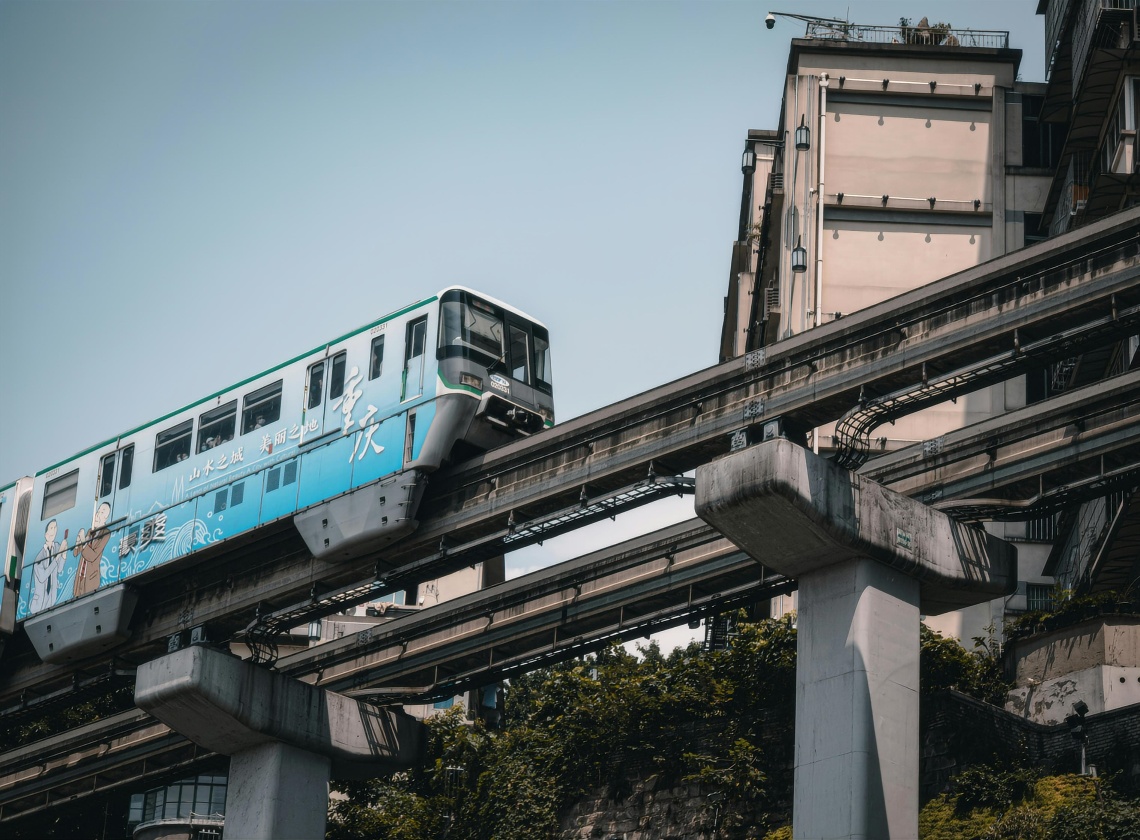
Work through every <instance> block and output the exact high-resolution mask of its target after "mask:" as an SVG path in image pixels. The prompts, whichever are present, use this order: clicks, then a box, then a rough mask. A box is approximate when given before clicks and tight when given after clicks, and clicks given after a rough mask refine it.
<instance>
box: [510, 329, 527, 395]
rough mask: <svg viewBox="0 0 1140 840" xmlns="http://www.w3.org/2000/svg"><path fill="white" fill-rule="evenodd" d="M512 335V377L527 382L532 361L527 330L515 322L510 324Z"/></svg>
mask: <svg viewBox="0 0 1140 840" xmlns="http://www.w3.org/2000/svg"><path fill="white" fill-rule="evenodd" d="M510 336H511V378H513V379H517V380H518V381H519V382H526V381H527V376H526V369H527V364H528V362H529V361H530V358H529V357H530V347H529V346H528V344H529V343H528V342H527V340H526V330H525V329H523V328H522V327H517V326H515V325H514V324H511V326H510Z"/></svg>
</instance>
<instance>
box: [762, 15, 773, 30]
mask: <svg viewBox="0 0 1140 840" xmlns="http://www.w3.org/2000/svg"><path fill="white" fill-rule="evenodd" d="M764 25H765V26H767V27H768V28H769V29H771V28H772V27H774V26H775V25H776V16H775V15H774V14H772V13H771V12H768V17H766V18H764Z"/></svg>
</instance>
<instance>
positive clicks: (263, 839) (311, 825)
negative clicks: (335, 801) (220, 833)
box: [225, 741, 332, 840]
mask: <svg viewBox="0 0 1140 840" xmlns="http://www.w3.org/2000/svg"><path fill="white" fill-rule="evenodd" d="M331 763H332V762H331V760H330V759H329V758H328V757H327V756H323V755H317V754H316V753H313V752H309V751H308V750H299V749H297V748H296V747H291V746H289V745H288V744H282V743H280V742H279V741H272V742H268V743H264V744H258V745H257V746H255V747H250V748H249V749H245V750H239V751H238V752H235V753H234V754H233V755H232V756H231V757H230V776H229V786H228V787H227V789H226V828H225V833H226V836H227V837H243V838H249V840H275V839H276V838H285V837H293V838H298V840H300V838H305V839H306V840H308V838H314V840H320V838H322V837H324V836H325V821H326V818H327V816H328V809H329V789H328V784H329V778H330V776H329V769H330V766H331Z"/></svg>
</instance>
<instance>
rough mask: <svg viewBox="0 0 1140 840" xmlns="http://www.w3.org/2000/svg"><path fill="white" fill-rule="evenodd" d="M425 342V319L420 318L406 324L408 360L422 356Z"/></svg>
mask: <svg viewBox="0 0 1140 840" xmlns="http://www.w3.org/2000/svg"><path fill="white" fill-rule="evenodd" d="M426 340H427V318H420V319H419V320H418V321H413V322H412V323H410V324H408V340H407V343H408V347H407V350H408V358H409V359H415V358H418V357H419V356H422V355H423V354H424V343H425V342H426Z"/></svg>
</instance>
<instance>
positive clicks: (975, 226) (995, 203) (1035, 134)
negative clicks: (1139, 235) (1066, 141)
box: [720, 17, 1063, 639]
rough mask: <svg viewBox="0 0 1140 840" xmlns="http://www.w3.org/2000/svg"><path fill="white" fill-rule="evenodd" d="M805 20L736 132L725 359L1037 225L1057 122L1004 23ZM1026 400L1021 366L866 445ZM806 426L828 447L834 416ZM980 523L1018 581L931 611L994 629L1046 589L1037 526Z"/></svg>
mask: <svg viewBox="0 0 1140 840" xmlns="http://www.w3.org/2000/svg"><path fill="white" fill-rule="evenodd" d="M801 19H802V20H805V21H806V22H807V30H806V36H805V37H803V38H795V39H793V40H792V42H791V49H790V52H789V56H788V65H787V75H786V77H785V79H784V93H783V101H782V105H781V110H780V113H779V115H778V124H777V127H776V129H775V130H756V131H749V132H748V136H747V138H746V140H745V151H744V157H743V160H742V170H743V171H744V175H745V178H744V190H743V197H742V202H741V217H740V224H739V230H738V233H737V241H736V243H735V245H734V248H733V258H732V265H731V269H730V275H729V283H728V295H727V299H726V302H725V321H724V328H723V331H722V335H721V350H720V355H721V358H722V360H723V359H729V358H732V357H735V356H739V355H742V354H744V353H746V352H748V351H750V350H754V349H758V348H762V347H765V346H769V345H772V344H775V343H777V342H780V341H782V340H784V339H787V338H789V337H790V336H793V335H797V334H799V333H801V332H804V331H806V330H810V329H812V328H813V327H816V326H819V325H822V324H828V323H830V322H832V321H834V320H836V319H839V318H842V317H844V316H845V315H848V314H850V313H852V312H854V311H856V310H859V309H862V308H864V307H866V306H870V305H872V304H875V303H878V302H880V301H883V300H886V299H887V298H890V297H893V296H894V295H897V294H899V293H901V292H904V291H907V290H910V289H913V288H916V287H918V286H922V285H924V284H926V283H929V282H931V281H933V280H936V279H938V278H941V277H944V276H946V275H949V274H952V273H954V272H956V271H960V270H962V269H965V268H968V267H971V266H974V265H976V264H977V263H980V262H984V261H986V260H989V259H992V258H994V257H997V256H1000V255H1002V254H1005V253H1007V252H1009V251H1012V250H1015V249H1018V248H1021V247H1023V246H1024V245H1026V244H1027V243H1029V242H1031V241H1034V240H1036V239H1039V238H1042V233H1041V231H1042V224H1041V221H1042V214H1043V211H1044V207H1045V204H1046V199H1047V197H1048V195H1049V190H1050V184H1051V182H1052V178H1053V172H1054V166H1055V165H1056V162H1057V159H1058V155H1059V153H1060V146H1061V143H1060V139H1061V138H1062V137H1063V135H1062V134H1061V133H1060V131H1061V129H1060V128H1058V127H1051V126H1049V125H1047V124H1044V123H1042V122H1041V121H1040V114H1041V110H1042V105H1043V102H1044V100H1045V94H1046V86H1045V84H1044V83H1026V82H1021V81H1018V78H1019V70H1020V62H1021V51H1020V50H1017V49H1011V48H1010V46H1009V34H1008V33H1006V32H992V31H975V30H959V29H948V28H945V27H941V26H928V25H925V23H924V22H923V23H920V24H917V25H914V26H910V25H904V26H897V25H896V26H864V25H860V24H852V23H847V22H842V21H825V20H820V19H812V18H806V17H805V18H801ZM1025 404H1026V384H1025V378H1024V377H1022V378H1018V379H1016V380H1013V381H1011V382H1008V383H1005V384H1001V385H996V386H993V387H989V388H986V389H984V390H982V391H979V392H977V393H974V394H971V395H968V396H966V397H964V398H959V399H958V400H957V401H956V402H948V403H945V404H943V405H940V406H936V407H934V408H931V409H928V410H926V411H923V412H921V413H918V414H914V415H911V416H909V417H905V418H902V419H899V420H898V421H897V422H896V423H895V424H894V425H889V426H884V427H881V428H880V429H878V430H876V431H875V432H873V436H872V449H873V451H874V450H878V451H888V450H892V449H897V448H900V447H903V446H907V445H910V444H914V443H917V442H921V441H925V440H930V439H933V438H935V437H937V436H938V435H940V434H942V433H944V432H946V431H949V430H951V429H957V428H961V427H962V426H965V425H968V424H971V423H975V422H978V421H980V420H984V419H988V418H990V417H992V416H994V415H995V414H1000V413H1002V412H1005V411H1008V410H1011V409H1015V408H1021V407H1023V406H1024V405H1025ZM809 440H810V442H811V443H812V444H813V445H815V446H817V447H818V448H819V449H820V451H826V450H828V449H829V448H830V447H831V446H832V445H833V427H824V428H820V429H816V430H814V432H813V433H812V434H811V435H810V436H809ZM992 530H993V531H994V532H995V533H996V534H997V535H998V536H1002V537H1005V538H1009V539H1015V540H1019V541H1022V542H1023V545H1022V546H1021V551H1020V563H1019V565H1020V569H1021V572H1020V575H1019V577H1020V579H1021V584H1020V588H1019V591H1018V595H1016V596H1013V597H1012V598H1011V599H1003V600H999V601H997V602H994V603H992V604H990V605H983V606H981V607H975V608H972V609H971V610H970V611H968V612H967V613H965V614H953V615H950V616H945V617H942V618H940V619H937V620H931V621H929V622H928V623H930V624H932V625H934V626H935V627H936V628H937V629H940V630H942V631H944V632H949V633H953V634H955V635H957V636H959V637H964V638H967V639H969V638H970V637H971V636H972V635H976V634H981V633H982V632H984V628H985V627H987V626H988V625H990V624H995V625H996V627H997V628H999V629H1000V626H1001V618H1002V616H1003V614H1004V613H1005V612H1006V611H1007V610H1010V609H1013V610H1017V609H1025V607H1026V603H1027V601H1026V596H1027V594H1028V593H1029V591H1030V590H1029V587H1030V586H1036V587H1040V588H1041V589H1044V590H1046V591H1047V590H1049V589H1050V588H1051V586H1052V582H1051V579H1050V578H1049V577H1047V576H1045V575H1043V574H1042V573H1041V572H1042V568H1043V566H1044V564H1045V561H1046V558H1047V556H1048V553H1049V547H1050V545H1049V543H1048V542H1047V539H1048V538H1051V533H1046V531H1047V530H1048V529H1042V528H1040V527H1037V528H1034V527H1032V526H1030V527H1028V528H1027V526H1026V524H1025V523H1011V524H1008V525H1003V524H1000V523H999V524H996V525H995V526H994V527H993V528H992ZM1027 537H1028V538H1032V539H1029V540H1027ZM789 605H790V601H786V602H784V603H781V604H778V605H775V606H776V607H777V609H781V608H786V607H788V606H789Z"/></svg>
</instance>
